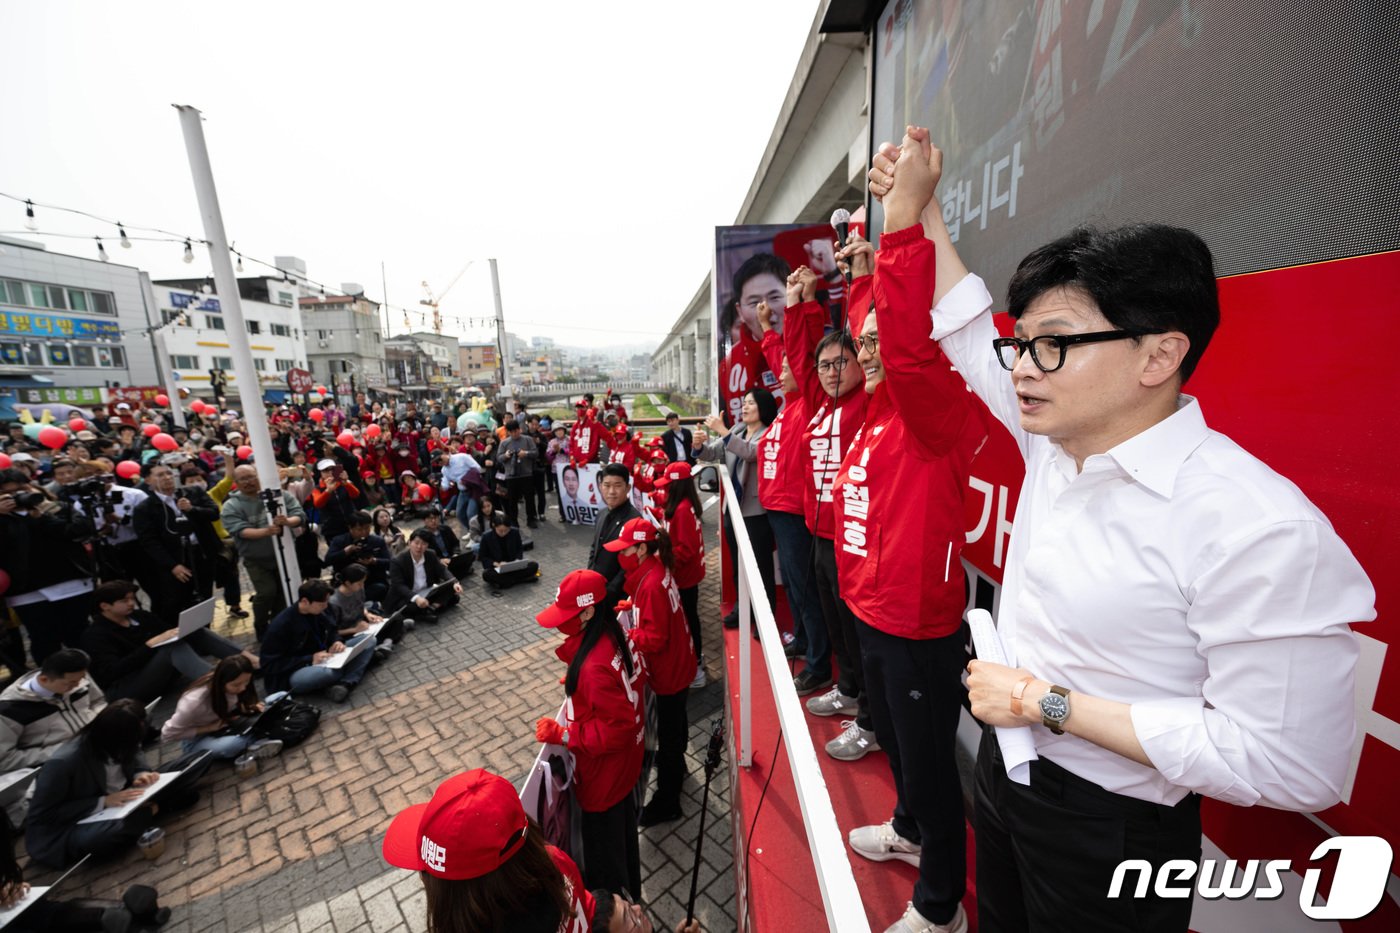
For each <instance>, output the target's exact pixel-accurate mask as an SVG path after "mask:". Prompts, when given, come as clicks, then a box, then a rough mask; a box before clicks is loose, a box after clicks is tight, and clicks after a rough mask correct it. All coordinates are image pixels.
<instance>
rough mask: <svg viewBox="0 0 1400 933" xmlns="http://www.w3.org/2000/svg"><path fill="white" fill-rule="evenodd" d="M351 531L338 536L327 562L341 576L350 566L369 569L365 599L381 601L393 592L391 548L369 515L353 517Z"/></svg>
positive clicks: (332, 543) (332, 544)
mask: <svg viewBox="0 0 1400 933" xmlns="http://www.w3.org/2000/svg"><path fill="white" fill-rule="evenodd" d="M349 526H350V530H349V531H347V532H346V533H345V534H343V535H337V536H336V537H335V539H334V540H332V541H331V542H330V549H329V550H328V551H326V563H328V564H330V565H331V567H333V568H335V571H336V573H340V572H341V571H342V570H344V569H345V568H346V567H348V566H350V565H351V564H352V563H353V564H358V565H360V566H362V567H364V568H365V572H366V579H365V598H366V599H368V600H370V601H372V602H381V601H383V599H384V597H385V596H387V595H388V593H389V560H390V558H391V557H392V556H393V555H392V554H390V553H389V546H388V544H387V543H385V541H384V539H383V538H381V537H380V536H379V535H376V534H373V533H372V531H373V529H374V519H373V518H371V517H370V514H369V513H368V512H356V513H355V514H353V515H351V516H350V523H349Z"/></svg>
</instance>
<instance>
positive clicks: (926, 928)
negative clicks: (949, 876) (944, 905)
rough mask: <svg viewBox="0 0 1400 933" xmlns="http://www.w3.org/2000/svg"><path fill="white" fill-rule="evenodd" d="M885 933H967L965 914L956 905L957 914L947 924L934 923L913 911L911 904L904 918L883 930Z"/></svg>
mask: <svg viewBox="0 0 1400 933" xmlns="http://www.w3.org/2000/svg"><path fill="white" fill-rule="evenodd" d="M885 933H967V912H966V911H965V910H963V908H962V905H961V904H959V905H958V912H957V913H955V914H953V919H951V920H949V921H948V922H947V923H934V922H933V921H931V920H926V919H925V918H924V915H923V914H921V913H919V912H918V911H917V910H915V909H914V904H913V903H912V902H911V903H910V904H909V908H908V909H907V910H906V911H904V916H903V917H900V918H899V919H898V920H896V921H895V922H894V924H893V925H892V926H890V927H889V928H887V929H886V930H885Z"/></svg>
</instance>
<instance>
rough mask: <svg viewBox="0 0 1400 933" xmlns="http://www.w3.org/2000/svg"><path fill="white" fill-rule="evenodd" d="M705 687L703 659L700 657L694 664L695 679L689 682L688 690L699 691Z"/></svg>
mask: <svg viewBox="0 0 1400 933" xmlns="http://www.w3.org/2000/svg"><path fill="white" fill-rule="evenodd" d="M703 686H705V659H704V657H701V658H700V660H699V661H697V662H695V679H694V680H692V681H691V682H690V689H692V690H699V689H700V688H701V687H703Z"/></svg>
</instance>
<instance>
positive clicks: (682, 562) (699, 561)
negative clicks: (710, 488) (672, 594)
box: [666, 499, 705, 673]
mask: <svg viewBox="0 0 1400 933" xmlns="http://www.w3.org/2000/svg"><path fill="white" fill-rule="evenodd" d="M666 533H667V534H668V535H670V536H671V554H672V557H673V558H674V560H675V564H676V570H675V576H676V586H677V587H679V588H680V589H683V590H688V589H690V588H691V587H692V586H699V585H700V581H701V580H703V579H705V537H704V534H703V532H702V531H701V528H700V516H698V515H696V514H695V508H694V506H692V505H691V504H690V500H689V499H682V500H681V501H680V502H677V503H676V511H675V513H674V514H672V516H671V520H670V521H668V522H666ZM692 673H694V672H692Z"/></svg>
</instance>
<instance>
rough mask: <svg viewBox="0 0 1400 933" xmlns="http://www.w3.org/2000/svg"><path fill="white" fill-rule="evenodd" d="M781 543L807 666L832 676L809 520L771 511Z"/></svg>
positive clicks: (780, 552) (785, 585)
mask: <svg viewBox="0 0 1400 933" xmlns="http://www.w3.org/2000/svg"><path fill="white" fill-rule="evenodd" d="M768 524H769V526H770V527H772V529H773V539H774V541H776V542H777V545H778V567H779V568H780V569H781V570H782V572H783V592H784V593H786V594H787V601H788V608H789V609H791V610H792V621H793V629H794V631H793V635H794V637H796V638H798V639H799V640H801V641H804V642H806V645H807V658H806V660H807V670H809V671H811V672H812V674H813V676H819V677H821V678H822V679H823V680H825V679H826V678H827V677H830V676H831V639H830V638H829V637H828V636H827V633H826V623H825V622H824V621H823V620H822V615H821V607H820V606H819V605H818V604H817V602H816V598H815V594H814V593H813V591H812V534H811V532H809V531H808V530H807V520H806V519H805V518H803V517H802V516H801V515H796V514H794V513H792V512H775V511H772V510H770V511H769V512H768Z"/></svg>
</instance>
